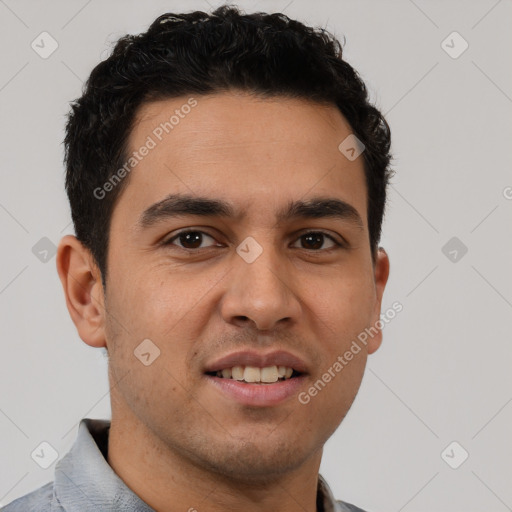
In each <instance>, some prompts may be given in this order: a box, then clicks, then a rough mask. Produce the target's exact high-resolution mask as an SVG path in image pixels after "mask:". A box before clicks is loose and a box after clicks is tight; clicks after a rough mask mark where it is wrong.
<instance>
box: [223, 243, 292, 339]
mask: <svg viewBox="0 0 512 512" xmlns="http://www.w3.org/2000/svg"><path fill="white" fill-rule="evenodd" d="M233 265H234V267H233V268H232V270H231V272H229V273H228V283H227V288H226V291H225V293H224V295H223V297H222V300H221V314H222V317H223V318H224V320H225V321H226V322H227V323H230V324H234V325H237V326H239V327H247V326H248V324H252V325H251V327H254V328H256V329H258V330H260V331H272V330H274V329H277V328H282V327H283V326H285V325H287V326H292V325H293V324H295V323H296V322H297V321H298V319H299V318H300V315H301V305H300V301H299V299H298V297H297V295H296V293H295V292H294V289H293V288H294V285H293V282H292V279H293V276H292V275H291V270H289V271H286V262H285V261H279V256H278V255H277V254H276V251H275V250H273V249H272V248H270V247H269V246H267V247H265V248H264V249H263V252H262V253H261V254H260V255H259V256H258V258H257V259H256V260H255V261H253V262H252V263H248V262H247V261H245V260H244V259H243V258H242V257H240V256H239V255H238V254H234V261H233Z"/></svg>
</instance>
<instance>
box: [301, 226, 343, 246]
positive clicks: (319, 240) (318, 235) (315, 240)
mask: <svg viewBox="0 0 512 512" xmlns="http://www.w3.org/2000/svg"><path fill="white" fill-rule="evenodd" d="M326 239H329V240H330V241H331V243H332V245H331V247H327V248H326V247H322V246H323V244H324V242H325V240H326ZM298 240H300V241H302V243H301V247H300V249H308V250H313V251H318V250H322V249H323V250H329V249H333V248H334V247H337V246H341V244H340V243H339V242H337V241H336V240H335V239H334V238H333V237H332V236H330V235H328V234H327V233H324V232H323V231H310V232H308V233H304V234H303V235H301V236H300V237H299V238H298Z"/></svg>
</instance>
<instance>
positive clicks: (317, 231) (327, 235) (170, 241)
mask: <svg viewBox="0 0 512 512" xmlns="http://www.w3.org/2000/svg"><path fill="white" fill-rule="evenodd" d="M187 233H201V234H203V235H206V236H209V237H210V238H213V239H215V237H214V236H212V235H210V234H208V233H206V232H205V231H201V230H200V229H186V230H184V231H180V232H179V233H177V234H176V235H174V236H173V237H172V238H169V239H168V240H167V241H165V242H163V244H162V245H164V246H169V245H175V244H173V242H174V240H176V239H178V238H179V237H180V236H182V235H186V234H187ZM311 234H321V235H323V236H325V237H327V238H328V239H330V240H331V241H332V242H333V243H334V244H335V247H330V248H329V249H305V248H302V247H300V248H299V249H301V250H303V251H311V252H329V251H332V250H336V249H340V248H345V247H346V245H345V244H343V243H341V242H338V240H336V239H335V238H334V237H333V236H332V235H330V234H328V233H326V232H325V231H321V230H311V231H306V232H305V233H301V234H300V235H299V236H298V237H297V239H296V240H299V239H300V238H302V237H304V236H306V235H311ZM176 247H178V248H179V249H182V250H184V251H188V252H199V251H201V250H204V249H210V248H211V247H213V246H211V247H199V248H197V249H188V248H186V247H181V246H179V245H176Z"/></svg>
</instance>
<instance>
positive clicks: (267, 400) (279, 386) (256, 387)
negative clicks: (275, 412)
mask: <svg viewBox="0 0 512 512" xmlns="http://www.w3.org/2000/svg"><path fill="white" fill-rule="evenodd" d="M205 377H206V379H207V380H208V382H210V383H211V384H213V385H214V386H215V388H216V389H217V390H219V391H220V392H221V393H222V395H224V396H225V397H227V398H228V399H229V400H234V401H236V402H238V403H239V404H241V405H250V406H257V407H269V406H274V405H278V404H280V403H281V402H283V401H285V400H286V399H289V398H290V397H292V396H295V395H296V394H297V393H298V392H299V389H300V388H301V387H302V386H303V385H304V382H305V380H306V375H304V374H301V375H299V376H297V377H292V378H291V379H286V380H283V381H278V382H274V383H272V384H248V383H244V382H241V381H238V380H233V379H223V378H220V377H215V376H213V375H205Z"/></svg>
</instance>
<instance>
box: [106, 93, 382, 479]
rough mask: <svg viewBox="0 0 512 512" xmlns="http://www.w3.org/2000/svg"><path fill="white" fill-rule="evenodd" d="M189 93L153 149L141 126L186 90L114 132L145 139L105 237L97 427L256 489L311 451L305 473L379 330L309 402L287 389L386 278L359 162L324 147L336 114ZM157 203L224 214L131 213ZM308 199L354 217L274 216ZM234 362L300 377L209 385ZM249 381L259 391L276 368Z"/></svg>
mask: <svg viewBox="0 0 512 512" xmlns="http://www.w3.org/2000/svg"><path fill="white" fill-rule="evenodd" d="M195 99H196V101H197V105H196V106H194V107H193V108H191V109H190V112H189V113H188V114H186V115H183V117H182V118H181V116H180V120H179V124H176V125H175V126H174V127H173V129H172V131H170V132H169V133H168V134H167V133H165V131H164V132H163V134H161V135H162V136H161V139H162V140H161V141H159V140H158V138H157V137H156V136H155V133H160V132H158V131H157V132H155V131H154V130H155V128H156V127H158V126H159V125H160V123H164V122H166V121H168V120H169V118H170V116H171V115H172V114H174V111H175V110H176V109H178V110H179V109H180V108H181V107H182V106H183V105H185V104H187V100H188V97H186V98H178V99H176V98H174V99H170V100H165V101H158V102H153V103H150V104H145V105H143V106H142V108H141V109H140V111H139V113H138V116H137V122H136V123H135V125H134V128H133V131H132V133H131V136H130V139H129V147H130V152H131V151H136V150H138V149H139V148H140V147H141V146H144V145H147V143H148V136H151V138H152V139H153V140H154V142H155V143H156V146H155V147H154V148H151V150H150V151H149V152H148V154H147V156H145V157H144V158H143V159H142V160H141V161H140V162H139V163H138V164H137V165H136V167H134V168H133V170H132V171H131V174H130V178H129V182H128V183H127V187H126V188H125V190H124V191H123V193H122V194H121V196H120V198H119V201H118V203H117V204H116V206H115V208H114V212H113V216H112V222H111V228H110V246H109V255H108V281H107V287H106V290H107V292H106V299H105V302H106V308H107V310H108V315H107V316H106V318H105V322H106V329H105V337H106V343H107V346H108V350H109V354H110V372H111V374H110V377H111V379H112V380H111V385H112V407H113V418H115V417H116V416H118V417H123V418H124V419H126V420H128V419H129V421H133V422H137V423H139V424H142V425H144V428H147V430H148V432H151V433H152V435H153V436H155V439H158V441H159V443H161V446H163V447H165V448H164V449H168V450H171V451H172V452H173V453H174V454H176V455H178V456H181V457H186V458H187V459H188V460H190V461H192V462H193V463H197V464H200V465H201V466H202V467H207V468H210V469H211V470H213V471H216V472H218V473H220V474H224V475H231V476H236V477H237V478H239V479H243V478H248V479H257V478H266V477H269V476H271V475H273V474H278V473H281V472H284V471H290V470H292V469H293V468H297V467H299V466H300V465H301V464H302V463H304V462H305V461H306V460H307V459H308V458H309V457H317V458H318V459H317V460H318V462H319V460H320V456H321V449H322V446H323V444H324V443H325V441H326V440H327V439H328V438H329V436H330V435H331V434H332V433H333V432H334V430H335V429H336V428H337V426H338V425H339V423H340V421H341V420H342V419H343V417H344V416H345V414H346V413H347V411H348V409H349V408H350V405H351V403H352V401H353V399H354V397H355V395H356V393H357V390H358V388H359V385H360V382H361V379H362V375H363V370H364V366H365V362H366V356H367V353H368V352H372V351H373V350H375V349H376V348H377V347H378V343H379V342H380V337H379V336H377V337H376V338H375V339H374V340H370V341H369V342H368V346H367V347H366V348H364V349H363V350H361V351H360V352H359V354H357V356H354V358H353V359H352V361H350V362H349V363H348V364H346V365H345V366H344V367H343V369H342V371H339V372H337V373H336V374H335V375H336V376H335V377H334V378H332V379H331V381H330V382H329V383H327V384H326V385H325V386H324V387H323V388H322V389H321V391H319V392H318V393H317V394H316V396H314V397H311V399H310V400H309V402H308V403H301V401H300V400H299V394H300V393H301V392H307V391H308V389H309V388H310V387H311V386H313V385H314V384H315V382H317V381H318V380H319V379H321V378H322V375H323V374H324V373H325V372H327V371H328V369H329V368H330V367H332V366H333V364H334V363H335V362H336V360H337V358H338V356H340V355H343V354H344V353H345V352H346V351H347V350H348V349H349V348H350V346H351V344H352V342H353V340H355V339H356V338H357V335H358V334H359V333H361V332H362V331H364V329H365V328H366V327H369V326H371V325H373V324H374V323H375V321H376V320H378V318H379V313H380V300H381V297H382V291H383V288H384V285H385V279H386V277H387V275H386V277H380V278H379V277H376V276H378V275H379V272H380V270H379V269H380V268H381V267H382V265H384V263H382V261H381V260H382V254H381V258H379V260H378V262H377V266H376V267H375V268H374V267H373V265H372V259H371V252H370V245H369V237H368V228H367V226H368V221H367V217H366V211H367V197H366V194H367V192H366V185H365V177H364V170H363V159H362V158H363V157H362V156H361V157H359V158H357V159H355V160H354V161H350V160H349V159H347V158H346V157H345V156H344V155H343V154H342V153H341V152H340V151H339V150H338V146H339V144H340V142H341V141H343V140H344V139H345V138H346V137H347V136H348V135H349V134H350V133H351V132H352V130H351V128H350V126H349V125H348V123H347V122H346V121H345V120H344V118H343V117H342V116H341V114H340V113H339V111H338V110H337V109H336V108H335V107H334V106H332V107H321V106H319V105H317V104H314V103H310V102H305V101H300V100H291V99H283V98H277V99H272V100H270V99H266V100H263V99H255V98H253V97H250V96H248V95H246V94H242V93H233V94H217V95H211V96H196V97H195ZM186 110H187V111H188V109H186ZM181 112H184V110H181ZM149 145H152V144H151V143H150V144H149ZM171 194H173V195H175V194H181V195H187V196H191V197H194V198H197V197H201V198H208V199H210V200H214V201H222V202H225V203H227V204H228V205H229V206H230V207H231V209H232V211H233V212H232V213H233V216H223V215H219V214H214V215H199V214H197V213H196V214H181V215H179V216H178V215H174V216H172V215H170V214H167V215H166V214H165V213H164V211H165V208H163V207H160V208H153V209H152V210H151V211H152V213H153V214H152V215H151V214H146V215H144V212H146V211H147V210H148V209H150V208H151V207H152V206H153V205H155V204H157V203H159V202H161V201H163V200H165V199H166V198H167V197H168V196H169V195H171ZM315 199H322V200H325V199H331V200H338V201H343V202H345V203H347V204H348V205H351V206H352V207H353V209H355V211H356V212H357V213H358V214H359V216H360V218H361V221H362V224H361V225H359V224H358V222H357V220H356V219H355V216H354V215H350V214H347V213H345V214H343V213H342V214H341V215H332V216H328V215H326V213H325V209H324V210H322V211H323V214H321V215H318V216H315V215H312V214H311V211H310V212H309V214H308V212H307V211H306V213H305V214H304V215H300V214H298V215H289V216H285V215H282V217H281V218H278V214H279V213H284V212H286V211H287V210H288V207H289V206H290V204H292V203H294V202H299V201H303V202H306V203H308V202H310V201H312V200H315ZM160 206H162V205H160ZM348 209H349V208H348ZM205 211H206V212H207V213H210V212H211V211H213V210H212V209H210V208H207V209H206V210H205ZM345 211H347V208H345ZM155 212H156V214H155ZM168 213H169V212H168ZM291 213H292V214H293V213H294V212H291ZM295 213H297V212H295ZM299 213H300V212H299ZM303 213H304V211H303ZM352 213H353V212H352ZM142 219H144V220H145V222H142V221H141V220H142ZM186 231H191V233H189V234H188V235H186V234H182V235H181V236H177V235H178V233H180V232H186ZM248 237H250V238H249V240H247V239H248ZM337 244H340V245H337ZM237 249H238V251H237ZM260 251H261V253H260ZM384 274H386V273H385V272H384V273H382V272H381V275H384ZM143 340H151V342H150V343H149V344H148V342H145V343H146V344H147V345H143V347H145V350H144V351H145V352H147V353H149V354H150V355H149V356H147V355H146V356H144V357H143V359H144V358H145V359H146V360H148V361H151V360H153V358H154V356H155V354H156V352H155V348H154V347H155V346H156V347H158V349H159V351H160V355H159V356H158V357H157V358H156V359H154V360H153V362H151V364H149V365H145V364H143V363H142V362H141V361H140V360H139V358H137V357H136V356H135V355H134V351H135V350H136V349H137V347H138V346H139V345H140V344H141V342H142V341H143ZM276 351H281V352H286V353H288V354H289V356H285V357H284V359H277V356H276V355H275V352H276ZM241 352H245V354H241ZM230 355H233V359H231V360H229V361H224V362H222V361H220V359H222V358H224V357H225V356H226V357H229V356H230ZM290 355H291V357H295V358H296V360H297V361H295V360H293V359H290ZM259 356H261V358H259V359H258V357H259ZM265 356H268V358H267V359H265ZM287 357H288V359H287ZM219 361H220V362H219ZM299 361H300V362H299ZM242 363H243V364H242ZM234 366H242V370H243V367H244V366H254V367H262V366H265V367H272V366H285V367H292V368H293V367H295V369H296V370H297V369H299V370H300V375H299V376H298V377H297V376H295V373H294V376H293V377H291V378H290V379H289V380H285V381H282V380H279V381H278V382H277V383H273V384H272V383H252V384H250V383H245V382H242V381H237V380H234V379H233V378H231V379H228V378H222V377H218V376H217V375H218V374H217V373H216V372H217V370H222V369H224V370H226V371H225V374H226V375H229V370H227V368H232V367H234ZM239 371H240V370H236V371H235V370H234V371H233V372H235V373H236V372H239ZM263 374H264V375H265V379H270V380H273V378H274V374H275V370H274V369H273V368H270V369H268V368H267V369H266V370H265V371H264V372H263ZM248 375H249V377H247V376H248ZM251 375H252V376H254V375H258V372H256V373H255V372H254V371H253V370H252V369H249V372H248V373H247V374H246V375H244V376H245V377H247V378H248V379H249V380H250V378H251V377H250V376H251ZM260 376H261V373H260ZM256 378H257V377H256ZM302 396H304V395H302ZM304 401H305V400H302V402H304Z"/></svg>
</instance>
